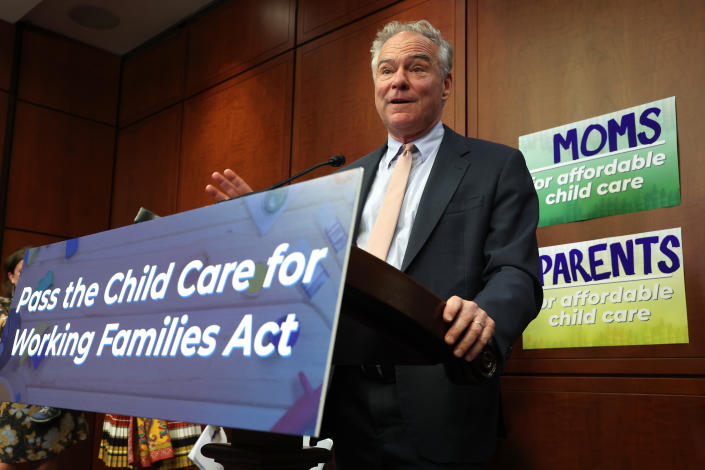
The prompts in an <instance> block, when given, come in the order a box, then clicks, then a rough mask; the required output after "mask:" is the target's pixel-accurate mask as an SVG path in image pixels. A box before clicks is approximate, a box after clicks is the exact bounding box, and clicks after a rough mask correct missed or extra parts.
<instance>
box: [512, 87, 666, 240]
mask: <svg viewBox="0 0 705 470" xmlns="http://www.w3.org/2000/svg"><path fill="white" fill-rule="evenodd" d="M519 148H520V149H521V151H522V152H523V153H524V157H525V158H526V163H527V166H528V167H529V170H530V171H531V176H532V177H533V180H534V187H535V188H536V192H537V193H538V196H539V204H540V218H539V226H540V227H543V226H546V225H555V224H561V223H565V222H574V221H577V220H586V219H592V218H596V217H605V216H608V215H615V214H625V213H628V212H636V211H643V210H649V209H656V208H659V207H668V206H675V205H678V204H680V184H679V180H678V141H677V129H676V100H675V97H670V98H665V99H662V100H659V101H654V102H652V103H647V104H643V105H641V106H635V107H633V108H628V109H625V110H622V111H617V112H614V113H610V114H605V115H603V116H598V117H595V118H590V119H586V120H584V121H580V122H576V123H572V124H566V125H563V126H560V127H555V128H553V129H548V130H545V131H541V132H536V133H534V134H529V135H524V136H521V137H519Z"/></svg>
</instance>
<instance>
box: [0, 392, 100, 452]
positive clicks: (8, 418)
mask: <svg viewBox="0 0 705 470" xmlns="http://www.w3.org/2000/svg"><path fill="white" fill-rule="evenodd" d="M34 411H36V407H35V406H30V405H24V404H21V403H9V402H3V403H2V404H0V462H5V463H20V462H28V461H34V460H42V459H45V458H47V457H51V456H54V455H57V454H59V453H61V452H62V451H64V450H65V449H67V448H68V447H70V446H71V445H73V444H75V443H76V442H78V441H82V440H84V439H86V438H87V437H88V425H87V423H86V417H85V415H84V413H83V412H81V411H72V410H63V411H62V413H61V415H59V417H57V418H56V419H53V420H51V421H49V422H47V423H35V422H34V421H31V420H30V419H29V415H30V414H31V413H32V412H34Z"/></svg>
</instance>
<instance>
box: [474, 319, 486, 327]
mask: <svg viewBox="0 0 705 470" xmlns="http://www.w3.org/2000/svg"><path fill="white" fill-rule="evenodd" d="M472 322H473V323H477V324H478V325H480V326H481V327H482V328H484V327H485V324H484V323H482V322H481V321H478V320H473V321H472Z"/></svg>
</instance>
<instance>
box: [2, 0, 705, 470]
mask: <svg viewBox="0 0 705 470" xmlns="http://www.w3.org/2000/svg"><path fill="white" fill-rule="evenodd" d="M418 18H427V19H429V20H430V21H431V22H432V23H433V24H435V25H436V26H438V27H440V29H441V30H442V31H443V33H444V36H445V37H446V38H447V39H448V40H449V42H451V44H453V46H454V48H455V52H456V54H455V63H454V85H455V87H454V91H453V95H452V96H451V99H450V100H449V102H448V103H447V105H446V109H445V111H444V122H446V123H447V124H449V125H450V126H451V127H453V128H454V129H455V130H456V131H458V132H461V133H465V134H466V135H471V136H478V137H480V138H485V139H488V140H494V141H499V142H503V143H506V144H509V145H512V146H516V145H517V142H518V137H519V136H520V135H523V134H528V133H531V132H535V131H538V130H542V129H547V128H550V127H554V126H557V125H560V124H564V123H569V122H574V121H578V120H582V119H585V118H588V117H591V116H596V115H600V114H604V113H608V112H612V111H615V110H618V109H623V108H627V107H630V106H635V105H638V104H642V103H646V102H649V101H654V100H657V99H660V98H664V97H667V96H672V95H675V96H676V103H677V112H678V123H679V132H678V134H679V157H680V158H679V162H680V168H681V194H682V204H681V205H680V206H678V207H673V208H666V209H659V210H654V211H649V212H646V213H644V212H642V213H636V214H625V215H620V216H614V217H608V218H603V219H599V220H590V221H584V222H577V223H570V224H563V225H559V226H553V227H545V228H542V229H540V230H539V241H540V244H541V245H542V246H545V245H554V244H560V243H569V242H575V241H581V240H589V239H593V238H601V237H606V236H613V235H619V234H627V233H636V232H642V231H649V230H656V229H663V228H670V227H676V226H681V227H683V244H684V258H685V263H684V264H685V276H686V290H687V304H688V311H689V325H690V331H689V333H690V343H689V344H685V345H658V346H634V347H607V348H579V349H557V350H546V351H524V350H522V349H521V344H518V345H517V347H516V348H515V354H514V357H513V358H512V360H511V361H510V362H509V364H508V366H507V375H506V376H505V377H504V378H503V383H504V406H505V409H506V415H507V422H508V425H509V428H510V432H509V435H508V437H507V438H506V439H504V440H502V441H501V443H500V447H499V449H498V451H497V454H496V460H495V462H494V464H493V467H494V468H527V469H552V468H555V469H559V468H560V469H582V468H593V467H597V466H601V467H605V468H698V467H700V466H703V464H705V455H704V453H703V449H702V446H699V445H698V444H699V442H700V440H701V436H702V435H705V321H703V320H704V318H703V317H704V315H705V313H703V312H705V298H704V296H705V289H703V287H704V283H703V279H705V268H703V267H702V266H704V265H705V259H704V257H705V254H704V253H705V252H704V251H703V250H702V249H700V247H702V246H705V226H704V224H705V222H704V220H705V219H704V218H703V217H702V209H703V207H705V204H704V203H705V189H704V188H705V185H703V184H701V183H700V181H701V180H702V179H704V178H705V166H704V165H702V162H703V156H702V155H703V154H702V150H700V147H701V146H700V145H699V140H698V139H699V136H700V135H701V132H700V129H699V127H700V123H699V116H700V114H701V113H700V112H699V111H700V109H702V108H703V107H705V91H704V89H703V87H702V83H703V82H705V61H703V60H701V58H702V57H705V29H703V27H702V25H703V24H705V5H703V4H702V2H700V1H698V0H679V1H666V0H653V1H650V2H640V1H637V0H626V1H623V2H610V1H606V0H600V1H593V0H575V1H571V2H564V1H560V0H537V1H534V2H523V1H519V0H406V1H394V0H364V1H352V0H345V1H335V2H332V1H329V0H263V1H258V0H245V1H225V2H221V3H219V4H218V5H216V6H215V7H214V8H212V9H210V10H209V11H207V12H205V13H204V14H202V15H200V16H199V17H197V18H194V19H193V20H192V21H189V22H186V24H184V25H182V26H181V27H179V28H177V29H175V30H173V31H170V32H169V33H168V34H165V35H163V36H162V37H160V38H158V39H157V40H155V41H152V42H150V44H148V45H146V46H145V47H143V48H140V49H138V50H137V51H134V52H133V53H131V54H129V55H128V56H126V57H124V58H122V61H120V58H116V57H114V56H111V55H110V54H106V53H103V52H100V51H96V50H94V49H91V48H88V47H86V46H83V45H80V44H76V43H74V42H72V41H67V40H65V39H62V38H60V37H57V36H54V35H51V34H48V33H44V32H41V31H36V30H32V29H22V30H21V31H20V32H19V36H16V33H15V29H14V28H13V27H11V26H9V25H7V24H4V23H2V22H0V143H1V142H2V138H3V135H1V133H3V132H4V129H5V126H3V125H2V119H4V118H5V116H6V110H7V109H8V106H9V105H10V103H9V101H10V97H11V96H13V95H12V90H10V86H11V77H12V72H13V70H12V67H11V64H12V50H13V46H12V42H13V40H15V39H16V37H19V38H20V40H21V52H22V54H21V62H20V65H19V71H17V72H18V73H19V89H18V90H17V93H18V96H19V98H18V100H17V102H16V103H15V104H16V108H17V114H16V117H15V119H14V122H12V123H11V126H10V128H11V129H13V133H12V135H11V137H12V142H13V145H12V153H11V155H9V156H5V157H6V160H5V161H3V162H2V164H3V165H4V166H5V168H8V169H9V174H10V175H11V178H10V191H9V194H8V200H7V205H6V207H0V210H4V211H5V214H6V218H5V226H4V227H2V229H3V235H4V239H3V256H4V255H5V254H6V253H7V252H9V251H10V250H11V249H14V248H15V247H16V245H18V244H24V243H27V242H29V243H32V244H39V243H43V242H47V243H48V242H52V241H56V240H60V239H63V238H66V237H73V236H78V235H82V234H86V233H91V232H97V231H100V230H104V229H106V228H114V227H118V226H122V225H126V224H129V223H131V221H132V218H133V217H134V215H135V213H136V211H137V209H138V208H139V206H145V207H148V208H150V209H152V210H154V211H155V212H157V213H160V214H162V215H167V214H171V213H174V212H177V211H183V210H186V209H191V208H194V207H198V206H202V205H205V204H209V203H211V201H210V200H209V199H208V197H207V196H206V195H205V193H204V192H203V187H204V186H205V185H206V184H207V183H208V182H209V175H210V173H211V171H213V170H222V169H223V168H225V167H231V168H234V169H236V170H237V171H239V172H240V173H241V174H243V175H244V176H245V177H246V178H247V180H248V181H249V182H250V183H251V184H252V186H253V187H255V188H256V189H261V188H264V187H267V186H268V185H271V184H273V183H275V182H277V181H279V180H281V179H283V178H285V177H286V176H288V175H290V174H293V173H294V172H297V171H300V170H302V169H304V168H306V167H308V166H310V165H312V164H314V163H317V162H319V161H322V160H324V159H326V158H327V157H329V156H330V155H332V154H335V153H343V154H344V155H346V156H347V157H348V160H354V159H356V158H359V157H360V156H362V155H364V154H365V153H367V152H369V151H372V150H373V149H375V148H377V147H378V146H379V145H381V144H382V142H383V140H384V137H385V130H384V128H383V126H382V124H381V123H380V122H379V119H378V117H377V116H376V112H375V109H374V104H373V96H372V92H373V83H372V79H371V72H370V67H369V46H370V43H371V40H372V38H373V36H374V33H375V31H376V30H377V29H378V28H380V27H381V26H382V25H383V24H384V23H386V22H387V21H389V20H391V19H399V20H411V19H418ZM121 63H122V66H121ZM47 77H50V79H49V78H47ZM77 136H80V139H77V138H76V137H77ZM325 173H326V170H319V171H318V172H316V173H314V174H313V175H312V177H313V176H319V175H322V174H325ZM0 220H1V219H0ZM686 221H687V222H688V223H686ZM98 424H100V423H99V422H98ZM99 437H100V434H99V430H98V429H96V430H95V439H94V442H93V443H92V444H91V445H92V446H93V447H94V450H95V446H97V441H98V440H99ZM84 458H85V457H84ZM67 468H79V467H67ZM86 468H88V467H86ZM92 468H96V469H98V468H104V467H103V466H102V464H100V463H99V462H97V461H94V462H93V464H92Z"/></svg>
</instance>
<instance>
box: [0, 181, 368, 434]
mask: <svg viewBox="0 0 705 470" xmlns="http://www.w3.org/2000/svg"><path fill="white" fill-rule="evenodd" d="M361 179H362V171H361V170H350V171H346V172H341V173H336V174H334V175H330V176H326V177H323V178H318V179H315V180H311V181H307V182H304V183H299V184H296V185H292V186H288V187H284V188H279V189H275V190H272V191H266V192H260V193H254V194H251V195H248V196H246V197H242V198H238V199H234V200H231V201H226V202H223V203H219V204H214V205H212V206H208V207H204V208H201V209H196V210H192V211H188V212H184V213H180V214H176V215H172V216H169V217H163V218H160V219H156V220H152V221H149V222H144V223H140V224H136V225H132V226H128V227H123V228H119V229H115V230H110V231H107V232H103V233H99V234H94V235H89V236H86V237H81V238H77V239H73V240H68V241H65V242H60V243H54V244H52V245H47V246H42V247H40V248H34V249H32V250H29V251H28V252H27V254H26V255H25V262H24V267H23V271H22V276H21V278H20V282H19V285H18V288H17V290H16V291H15V296H14V298H13V303H12V307H11V312H10V315H9V318H8V321H7V325H6V327H5V330H4V332H3V336H2V342H0V349H1V351H0V398H1V399H2V400H5V401H15V402H22V403H33V404H40V405H51V406H56V407H62V408H71V409H82V410H89V411H98V412H113V413H119V414H125V415H132V416H145V417H156V418H163V419H174V420H181V421H188V422H194V423H204V424H218V425H224V426H230V427H235V428H242V429H251V430H259V431H274V432H281V433H288V434H312V435H317V434H318V432H319V429H320V423H321V415H322V411H323V399H324V397H325V392H326V385H327V383H328V373H329V369H330V365H331V358H332V352H333V342H334V340H335V331H336V326H337V320H338V313H339V310H340V304H341V299H342V294H343V287H344V283H345V272H346V267H347V260H348V257H349V253H350V245H351V236H352V235H351V232H352V230H353V223H354V217H355V213H356V207H357V203H358V197H359V192H360V189H359V188H360V183H361Z"/></svg>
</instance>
